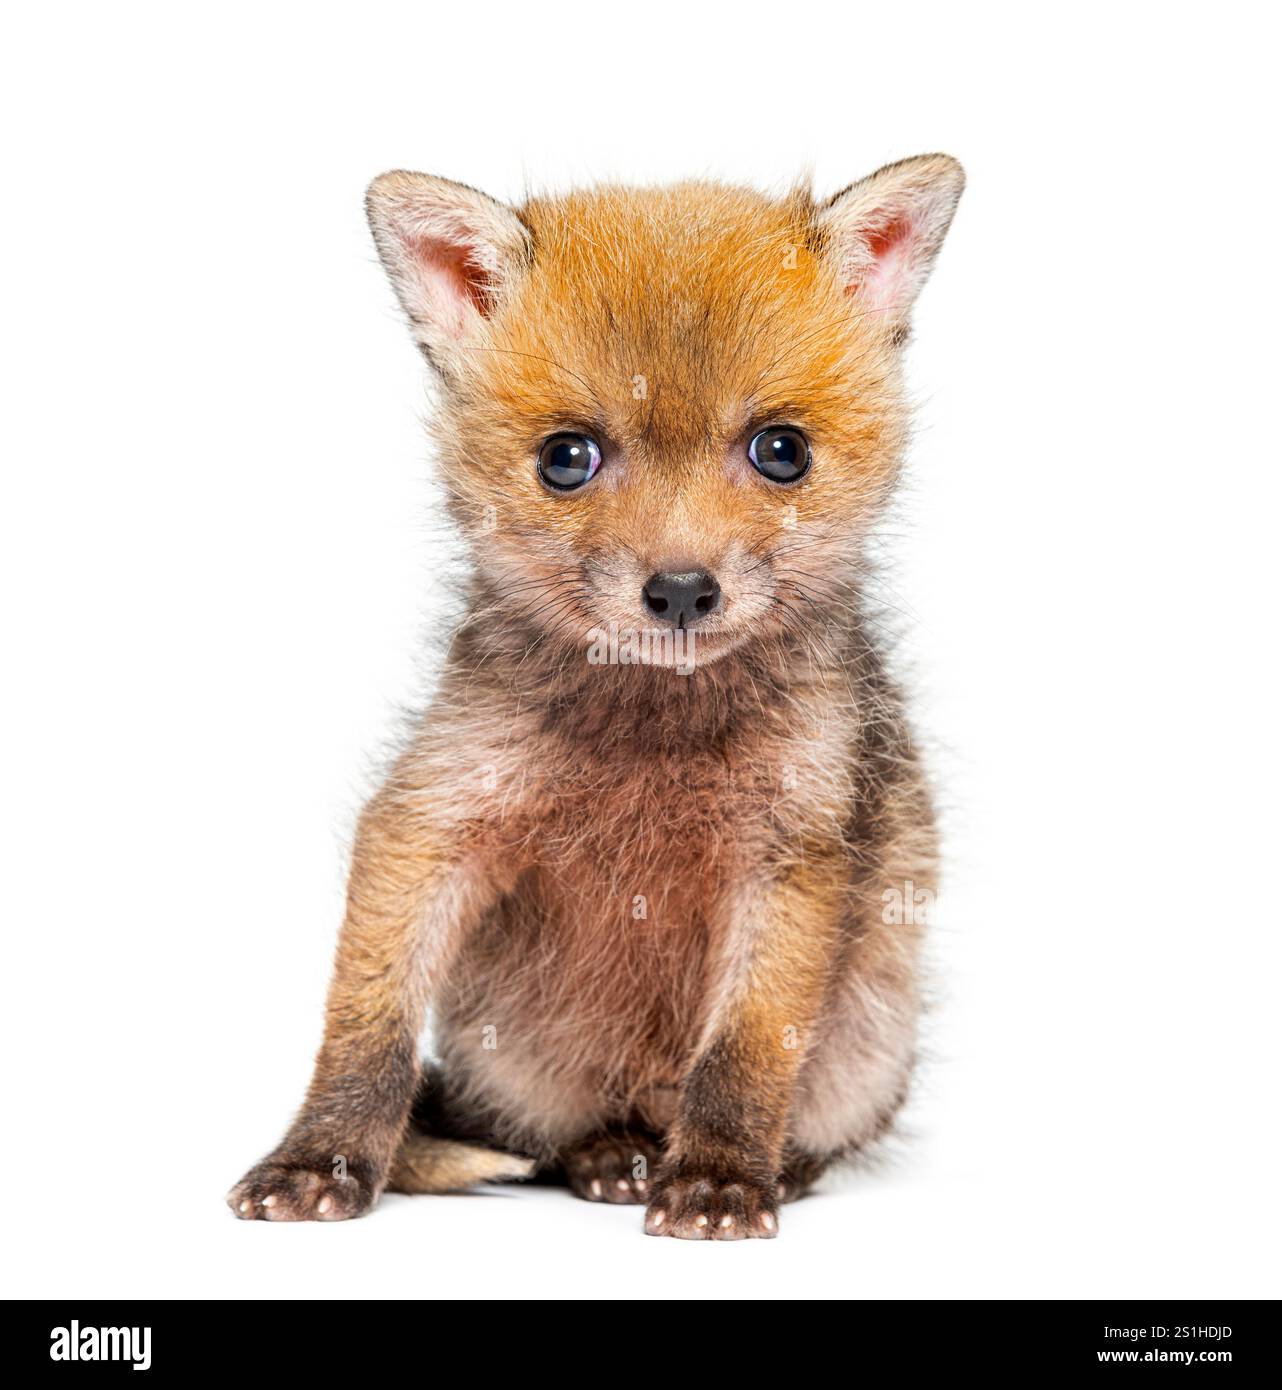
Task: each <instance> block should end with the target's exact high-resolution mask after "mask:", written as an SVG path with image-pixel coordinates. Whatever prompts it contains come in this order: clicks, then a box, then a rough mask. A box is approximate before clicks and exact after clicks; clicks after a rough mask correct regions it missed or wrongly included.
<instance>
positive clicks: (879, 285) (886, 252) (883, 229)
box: [846, 216, 916, 313]
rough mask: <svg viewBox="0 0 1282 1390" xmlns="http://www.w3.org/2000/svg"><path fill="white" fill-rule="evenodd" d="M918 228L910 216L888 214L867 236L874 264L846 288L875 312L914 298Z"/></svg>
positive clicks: (900, 305)
mask: <svg viewBox="0 0 1282 1390" xmlns="http://www.w3.org/2000/svg"><path fill="white" fill-rule="evenodd" d="M915 241H916V237H915V230H914V227H913V224H912V222H911V221H910V220H909V219H908V218H907V217H894V216H888V218H887V220H886V221H885V222H884V223H882V224H881V225H880V226H876V227H874V228H873V229H871V230H870V231H868V232H866V233H865V235H864V243H865V245H866V246H867V247H868V255H869V259H870V262H871V264H869V265H868V267H867V269H865V270H864V271H863V272H862V274H860V275H858V276H857V277H856V278H855V279H854V280H853V281H852V282H851V283H850V284H849V285H848V286H847V287H846V288H847V293H849V294H858V295H859V297H860V298H861V299H862V300H863V301H864V302H865V304H867V306H868V308H869V309H870V310H872V311H873V312H875V313H886V312H889V311H891V310H894V309H897V308H900V307H902V306H903V305H904V304H906V303H907V301H908V300H910V299H911V298H912V278H913V268H912V267H913V254H914V247H915Z"/></svg>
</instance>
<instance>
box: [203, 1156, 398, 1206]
mask: <svg viewBox="0 0 1282 1390" xmlns="http://www.w3.org/2000/svg"><path fill="white" fill-rule="evenodd" d="M378 1191H379V1188H378V1186H376V1184H375V1183H374V1182H373V1180H372V1174H371V1173H370V1171H369V1166H368V1165H366V1164H363V1163H352V1162H343V1163H333V1162H328V1163H327V1162H315V1161H312V1162H308V1161H304V1160H299V1159H295V1158H291V1157H290V1156H289V1155H288V1154H283V1153H277V1154H271V1155H269V1156H268V1157H267V1158H265V1159H263V1161H262V1162H261V1163H259V1164H256V1165H255V1166H254V1167H253V1168H251V1169H250V1170H249V1172H248V1173H246V1174H245V1176H244V1177H243V1178H242V1179H241V1180H240V1181H239V1182H238V1183H237V1184H236V1186H235V1187H233V1188H232V1190H231V1191H230V1192H229V1193H228V1194H227V1205H228V1206H229V1207H230V1208H231V1209H232V1211H233V1212H234V1213H235V1214H236V1215H237V1216H238V1217H239V1218H240V1219H241V1220H242V1221H348V1220H350V1219H351V1218H352V1217H354V1216H363V1215H364V1214H365V1213H366V1212H367V1211H368V1210H369V1209H370V1207H372V1206H373V1205H374V1203H375V1201H377V1199H378Z"/></svg>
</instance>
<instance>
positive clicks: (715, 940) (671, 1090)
mask: <svg viewBox="0 0 1282 1390" xmlns="http://www.w3.org/2000/svg"><path fill="white" fill-rule="evenodd" d="M773 780H774V779H773V776H772V775H763V769H762V767H761V766H759V765H749V764H747V763H744V762H740V761H736V760H734V759H727V758H726V757H725V756H724V755H723V753H721V752H711V751H706V752H702V753H698V754H694V755H690V756H685V757H681V758H653V759H638V760H636V761H634V762H633V763H631V764H630V765H626V767H620V766H619V765H618V764H609V763H605V762H601V763H598V762H597V761H596V760H594V759H592V758H580V759H578V760H575V761H574V763H573V766H571V765H569V764H566V765H563V766H562V767H561V768H560V776H559V777H558V780H557V784H556V785H555V787H552V786H549V787H548V788H547V789H546V790H545V791H544V792H543V793H542V794H541V795H539V796H538V797H536V798H534V799H533V800H532V802H531V804H530V805H528V806H527V807H526V809H525V813H524V814H523V815H522V816H520V817H519V819H514V820H513V822H512V823H511V825H510V826H509V827H508V832H507V833H508V843H507V845H506V846H505V849H504V853H505V854H506V855H508V856H510V857H512V858H513V859H514V860H519V861H520V862H521V863H522V864H523V865H524V868H523V870H522V872H521V874H520V876H519V878H518V879H517V882H516V884H515V887H514V888H513V890H512V891H511V892H510V893H508V894H507V895H506V896H505V897H504V898H503V899H502V900H501V901H500V902H499V903H498V904H497V906H496V907H495V909H494V910H493V911H492V912H491V913H490V914H489V915H488V916H487V918H486V920H485V921H484V923H483V924H482V925H481V927H480V929H479V930H478V931H476V932H475V933H473V934H472V935H471V936H470V937H469V940H468V942H467V943H466V945H465V947H464V949H463V951H462V952H461V954H460V957H459V959H458V960H457V961H456V962H455V964H454V966H453V968H452V969H451V971H450V972H449V978H448V980H447V982H446V985H445V988H444V989H443V991H442V993H441V996H440V998H439V1000H438V1006H437V1011H436V1014H437V1020H438V1023H437V1027H438V1042H439V1045H441V1046H442V1047H443V1048H445V1049H446V1050H448V1052H449V1054H450V1059H449V1061H450V1068H451V1071H452V1072H453V1074H455V1075H460V1074H461V1075H464V1076H466V1077H467V1078H468V1081H469V1084H470V1085H471V1087H472V1089H473V1090H474V1091H475V1092H476V1093H477V1094H478V1097H479V1099H481V1100H482V1102H483V1103H484V1104H485V1105H486V1107H487V1108H490V1109H494V1110H497V1111H499V1112H500V1113H501V1114H503V1115H505V1116H509V1117H512V1119H513V1121H514V1124H515V1132H517V1133H520V1134H522V1135H525V1134H526V1133H527V1130H526V1124H527V1123H528V1124H529V1125H535V1123H536V1121H535V1117H536V1116H537V1128H538V1131H539V1133H538V1135H537V1136H536V1137H538V1138H540V1139H545V1140H547V1141H548V1142H553V1143H555V1142H559V1141H561V1140H563V1139H566V1138H568V1137H572V1135H573V1134H574V1133H576V1132H578V1131H579V1130H580V1129H586V1128H590V1127H592V1126H594V1125H599V1124H600V1123H602V1122H603V1121H608V1120H610V1119H613V1118H622V1117H625V1116H626V1115H627V1114H628V1113H629V1112H631V1111H633V1110H640V1111H641V1112H642V1113H643V1114H645V1115H647V1116H648V1117H650V1118H651V1119H653V1120H654V1122H656V1123H662V1122H663V1121H664V1119H665V1118H666V1116H665V1114H664V1111H665V1107H666V1106H667V1104H668V1102H669V1100H670V1098H671V1097H674V1096H675V1087H676V1084H677V1082H678V1080H679V1078H680V1077H681V1076H682V1074H683V1073H684V1071H685V1069H686V1068H687V1066H688V1065H689V1062H690V1060H691V1057H692V1055H693V1052H694V1049H695V1047H696V1045H697V1043H698V1040H699V1038H700V1035H701V1032H702V1030H703V1027H704V1024H705V1021H706V1017H707V1009H708V1007H709V1004H708V1001H709V999H710V997H711V995H712V993H713V991H712V988H711V975H712V972H713V971H714V970H715V968H716V961H717V958H718V956H719V953H720V950H721V947H722V945H723V941H724V935H725V933H726V932H727V931H730V930H733V923H732V922H730V921H729V920H728V919H727V917H726V914H725V912H724V896H725V894H726V892H727V888H728V885H729V884H730V883H731V882H733V881H734V880H735V878H736V876H737V875H739V874H740V873H741V872H742V871H743V869H744V868H745V866H746V865H747V864H748V863H749V862H750V861H751V859H752V858H753V857H754V856H755V855H757V854H759V853H760V852H762V846H763V844H764V843H765V841H766V840H767V838H768V833H769V826H770V821H771V803H772V790H771V786H770V785H769V784H770V783H772V782H773Z"/></svg>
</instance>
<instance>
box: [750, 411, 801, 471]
mask: <svg viewBox="0 0 1282 1390" xmlns="http://www.w3.org/2000/svg"><path fill="white" fill-rule="evenodd" d="M748 457H749V458H750V459H751V460H752V466H753V467H754V468H755V469H756V470H757V472H758V473H760V474H762V476H763V477H766V478H769V479H771V480H772V481H773V482H776V483H795V482H796V481H797V479H798V478H800V477H801V476H802V475H803V474H804V473H805V472H806V470H807V469H808V468H809V467H810V445H809V444H808V443H807V441H806V436H805V435H804V434H802V432H801V431H800V430H792V429H789V428H788V427H787V426H786V425H771V427H770V428H769V429H767V430H762V431H761V432H760V433H759V434H755V435H753V437H752V442H751V443H750V444H749V445H748Z"/></svg>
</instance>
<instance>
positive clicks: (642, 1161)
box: [560, 1127, 663, 1204]
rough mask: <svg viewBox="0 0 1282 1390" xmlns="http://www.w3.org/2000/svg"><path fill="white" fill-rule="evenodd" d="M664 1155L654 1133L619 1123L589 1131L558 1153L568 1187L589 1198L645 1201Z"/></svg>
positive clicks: (599, 1200)
mask: <svg viewBox="0 0 1282 1390" xmlns="http://www.w3.org/2000/svg"><path fill="white" fill-rule="evenodd" d="M662 1155H663V1149H662V1145H661V1144H660V1142H659V1139H658V1137H657V1136H656V1135H654V1134H651V1133H649V1132H648V1131H646V1130H644V1129H641V1128H631V1127H621V1128H619V1129H614V1130H608V1131H606V1132H605V1133H603V1134H595V1135H592V1136H591V1137H590V1138H588V1139H584V1140H583V1141H582V1142H581V1143H579V1144H576V1145H574V1146H573V1147H572V1148H570V1149H568V1150H567V1151H566V1152H565V1153H563V1154H562V1155H561V1160H560V1164H561V1168H562V1170H563V1172H564V1174H565V1179H566V1181H567V1182H568V1183H569V1185H570V1189H571V1191H573V1192H574V1193H575V1194H576V1195H577V1196H579V1197H583V1198H584V1199H585V1200H587V1201H589V1202H613V1203H620V1204H623V1203H627V1204H635V1203H638V1202H644V1201H645V1200H646V1199H647V1196H648V1194H649V1191H650V1181H651V1178H652V1176H653V1174H654V1170H655V1168H656V1167H657V1166H658V1163H659V1160H660V1158H661V1157H662Z"/></svg>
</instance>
